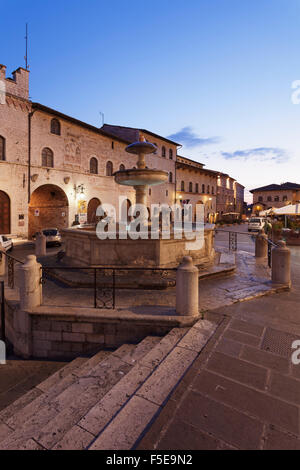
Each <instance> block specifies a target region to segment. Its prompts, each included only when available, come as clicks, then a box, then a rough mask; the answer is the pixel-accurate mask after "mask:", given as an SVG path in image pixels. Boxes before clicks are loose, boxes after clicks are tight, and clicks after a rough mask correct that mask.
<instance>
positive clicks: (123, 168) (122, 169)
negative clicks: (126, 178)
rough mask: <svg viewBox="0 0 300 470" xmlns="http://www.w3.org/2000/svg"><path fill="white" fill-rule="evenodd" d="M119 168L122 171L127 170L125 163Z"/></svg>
mask: <svg viewBox="0 0 300 470" xmlns="http://www.w3.org/2000/svg"><path fill="white" fill-rule="evenodd" d="M119 170H120V171H124V170H125V165H123V163H121V165H120V168H119Z"/></svg>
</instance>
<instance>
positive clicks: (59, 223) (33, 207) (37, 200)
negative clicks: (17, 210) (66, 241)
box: [28, 184, 69, 238]
mask: <svg viewBox="0 0 300 470" xmlns="http://www.w3.org/2000/svg"><path fill="white" fill-rule="evenodd" d="M68 226H69V201H68V198H67V195H66V193H65V192H64V191H63V190H62V189H61V188H60V187H59V186H56V185H54V184H44V185H42V186H39V187H38V188H37V189H36V190H35V191H33V193H32V195H31V198H30V203H29V208H28V237H29V238H32V236H33V235H34V234H35V233H36V232H39V231H40V230H42V229H44V228H58V229H62V228H67V227H68Z"/></svg>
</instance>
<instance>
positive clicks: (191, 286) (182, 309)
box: [176, 256, 199, 315]
mask: <svg viewBox="0 0 300 470" xmlns="http://www.w3.org/2000/svg"><path fill="white" fill-rule="evenodd" d="M198 275H199V271H198V268H197V267H196V266H194V264H193V260H192V258H191V257H190V256H185V257H184V258H183V260H182V262H181V264H180V265H179V267H178V269H177V273H176V313H177V315H198V313H199V305H198V298H199V281H198Z"/></svg>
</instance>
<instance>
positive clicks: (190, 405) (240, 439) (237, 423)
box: [177, 391, 263, 449]
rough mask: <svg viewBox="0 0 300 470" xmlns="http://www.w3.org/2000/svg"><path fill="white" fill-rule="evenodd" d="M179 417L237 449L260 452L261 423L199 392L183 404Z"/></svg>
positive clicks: (190, 395) (192, 394) (192, 393)
mask: <svg viewBox="0 0 300 470" xmlns="http://www.w3.org/2000/svg"><path fill="white" fill-rule="evenodd" d="M177 417H178V418H179V419H181V420H182V421H184V422H186V423H188V424H191V425H193V426H194V427H195V428H197V429H199V430H201V431H202V432H205V433H208V434H211V435H213V436H215V437H216V438H218V439H224V440H225V442H227V443H228V444H230V445H233V446H235V447H239V448H243V449H258V448H259V445H260V438H261V435H262V433H263V424H262V423H260V422H259V421H258V420H256V419H255V418H252V417H249V416H247V415H245V414H244V413H241V412H239V411H236V410H235V409H233V408H231V407H229V406H226V405H223V404H222V403H219V402H217V401H214V400H212V399H211V398H208V397H205V396H204V395H201V394H199V393H197V392H194V391H190V393H189V394H188V396H186V398H185V399H184V400H183V402H182V406H181V407H180V409H179V410H178V412H177ZM178 432H179V430H178Z"/></svg>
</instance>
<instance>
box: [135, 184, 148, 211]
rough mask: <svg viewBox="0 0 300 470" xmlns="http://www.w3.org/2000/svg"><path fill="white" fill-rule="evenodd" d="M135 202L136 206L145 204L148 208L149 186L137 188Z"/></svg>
mask: <svg viewBox="0 0 300 470" xmlns="http://www.w3.org/2000/svg"><path fill="white" fill-rule="evenodd" d="M135 201H136V204H143V205H144V206H146V207H147V186H142V185H140V186H136V187H135Z"/></svg>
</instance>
